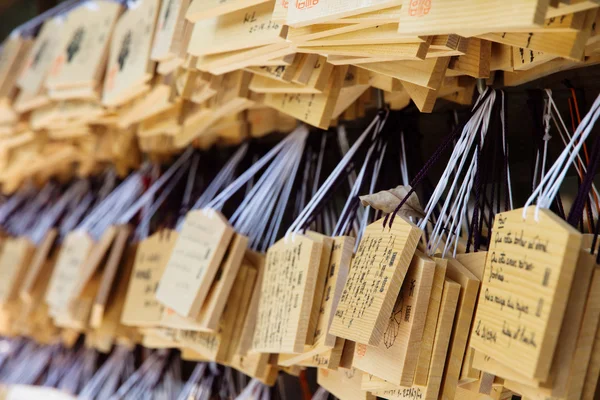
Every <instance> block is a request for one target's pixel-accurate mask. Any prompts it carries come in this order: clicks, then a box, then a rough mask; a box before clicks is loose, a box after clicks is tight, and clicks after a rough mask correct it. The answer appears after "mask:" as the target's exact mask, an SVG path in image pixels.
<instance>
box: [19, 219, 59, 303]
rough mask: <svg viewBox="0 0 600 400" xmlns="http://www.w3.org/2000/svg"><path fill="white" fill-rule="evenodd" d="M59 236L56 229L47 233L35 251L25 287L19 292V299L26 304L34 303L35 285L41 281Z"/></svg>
mask: <svg viewBox="0 0 600 400" xmlns="http://www.w3.org/2000/svg"><path fill="white" fill-rule="evenodd" d="M57 236H58V231H57V230H56V229H54V228H52V229H50V230H49V231H48V233H46V236H45V237H44V240H43V241H42V243H41V244H40V245H39V246H38V248H37V249H36V250H35V254H34V256H33V258H32V260H31V263H30V264H29V268H27V274H26V275H25V279H24V281H23V285H21V289H20V291H19V298H20V299H21V300H22V301H23V302H24V303H29V304H31V302H32V299H33V291H34V288H35V285H36V283H38V281H39V279H40V274H41V273H42V270H43V269H44V267H45V265H46V263H47V261H48V257H49V255H50V253H51V252H52V247H53V246H54V242H55V240H56V237H57Z"/></svg>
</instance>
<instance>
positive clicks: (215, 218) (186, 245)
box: [156, 210, 233, 318]
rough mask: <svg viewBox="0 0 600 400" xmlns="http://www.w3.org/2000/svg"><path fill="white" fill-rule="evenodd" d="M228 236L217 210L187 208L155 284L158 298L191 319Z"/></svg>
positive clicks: (201, 299) (227, 240) (211, 277)
mask: <svg viewBox="0 0 600 400" xmlns="http://www.w3.org/2000/svg"><path fill="white" fill-rule="evenodd" d="M232 237H233V228H232V227H231V226H230V225H229V222H228V221H227V219H226V218H225V217H224V216H223V215H222V214H221V213H220V212H217V211H214V210H196V211H190V212H189V213H188V214H187V215H186V217H185V221H184V223H183V227H182V228H181V232H180V233H179V237H178V238H177V243H175V247H174V248H173V253H172V254H171V258H170V259H169V262H168V263H167V266H166V268H165V272H164V274H163V276H162V278H161V279H160V282H159V284H158V289H157V291H156V298H157V299H158V301H159V302H161V303H162V304H164V305H166V306H167V307H169V308H172V309H173V310H174V311H175V312H176V313H177V314H179V315H181V316H184V317H192V318H195V317H196V316H197V315H198V313H199V312H200V309H201V307H202V303H203V302H204V300H205V299H206V296H207V295H208V290H209V288H210V285H211V284H212V282H213V280H214V277H215V274H216V273H217V270H218V269H219V265H221V262H222V261H223V257H224V256H225V252H226V251H227V247H228V246H229V242H230V241H231V238H232Z"/></svg>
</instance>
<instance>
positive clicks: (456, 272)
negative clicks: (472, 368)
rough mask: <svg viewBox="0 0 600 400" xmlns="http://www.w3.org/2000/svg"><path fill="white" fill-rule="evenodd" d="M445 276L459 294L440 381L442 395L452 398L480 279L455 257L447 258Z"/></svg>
mask: <svg viewBox="0 0 600 400" xmlns="http://www.w3.org/2000/svg"><path fill="white" fill-rule="evenodd" d="M446 276H447V277H448V278H450V279H452V280H453V281H454V282H456V283H458V284H459V285H460V295H459V297H458V305H457V306H456V315H455V317H454V324H453V325H452V337H451V338H450V345H449V347H448V358H447V360H446V368H445V370H444V378H443V382H442V396H444V398H449V399H453V398H454V396H455V390H456V387H457V385H458V378H459V377H460V370H461V368H462V365H463V359H464V356H465V350H466V347H467V340H468V339H469V333H470V329H471V322H472V321H473V313H474V311H475V304H476V302H477V295H478V293H479V286H480V283H481V281H480V280H479V279H477V277H476V276H475V275H474V274H473V273H472V272H471V271H469V269H468V268H466V267H465V266H464V265H462V264H461V263H460V262H458V261H457V260H455V259H449V260H448V264H447V267H446Z"/></svg>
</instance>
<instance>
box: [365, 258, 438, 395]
mask: <svg viewBox="0 0 600 400" xmlns="http://www.w3.org/2000/svg"><path fill="white" fill-rule="evenodd" d="M434 272H435V262H434V261H433V260H431V259H430V258H428V257H427V256H425V255H424V254H423V253H421V252H420V251H418V250H417V251H416V252H415V255H414V257H413V259H412V262H411V263H410V266H409V268H408V272H407V274H406V277H405V278H404V282H403V284H402V287H401V288H400V293H399V294H398V298H397V299H396V304H395V305H394V309H393V311H392V314H391V316H390V317H389V320H388V325H387V328H386V330H385V332H384V334H383V340H382V341H381V343H379V345H378V346H367V345H365V344H362V343H359V344H357V346H356V351H355V354H354V363H353V365H354V366H356V368H358V369H360V370H362V371H364V372H366V373H369V374H372V375H375V376H377V377H379V378H381V379H384V380H386V381H388V382H390V383H392V384H395V385H402V386H410V385H412V384H413V380H414V374H415V369H416V363H417V358H418V355H419V346H420V344H421V338H422V336H423V328H424V326H425V317H426V312H427V307H428V305H429V298H430V295H431V287H432V284H433V276H434Z"/></svg>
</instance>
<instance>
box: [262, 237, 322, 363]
mask: <svg viewBox="0 0 600 400" xmlns="http://www.w3.org/2000/svg"><path fill="white" fill-rule="evenodd" d="M322 247H323V246H322V244H321V243H319V242H317V241H315V240H312V239H310V238H309V237H307V236H304V235H300V234H297V235H288V236H286V237H285V238H283V239H281V240H279V241H278V242H277V243H275V244H274V245H273V246H271V247H270V248H269V250H268V251H267V258H266V261H265V271H264V277H263V282H262V288H261V296H260V301H259V305H258V317H257V322H256V328H255V331H254V338H253V341H252V351H258V352H264V353H302V352H303V351H304V345H305V343H306V335H307V332H308V327H309V319H310V315H311V309H312V304H313V297H314V294H315V286H316V283H317V282H316V280H317V276H318V273H319V264H320V259H321V250H322Z"/></svg>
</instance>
